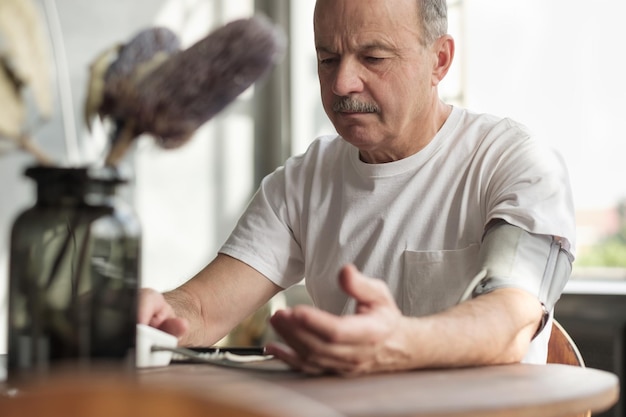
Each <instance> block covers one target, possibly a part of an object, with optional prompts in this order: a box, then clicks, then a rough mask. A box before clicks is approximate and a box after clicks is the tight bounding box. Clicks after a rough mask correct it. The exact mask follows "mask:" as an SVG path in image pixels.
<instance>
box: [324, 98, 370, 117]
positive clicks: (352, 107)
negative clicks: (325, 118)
mask: <svg viewBox="0 0 626 417" xmlns="http://www.w3.org/2000/svg"><path fill="white" fill-rule="evenodd" d="M333 111H334V112H338V113H343V112H353V113H380V107H378V104H376V103H368V102H363V101H359V100H355V99H353V98H350V97H340V98H338V99H337V100H335V102H334V103H333Z"/></svg>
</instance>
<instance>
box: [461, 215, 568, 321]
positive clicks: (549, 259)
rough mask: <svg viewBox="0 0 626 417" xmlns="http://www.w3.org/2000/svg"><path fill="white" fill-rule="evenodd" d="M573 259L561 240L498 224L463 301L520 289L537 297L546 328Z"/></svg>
mask: <svg viewBox="0 0 626 417" xmlns="http://www.w3.org/2000/svg"><path fill="white" fill-rule="evenodd" d="M572 262H573V256H572V255H571V254H570V253H569V252H568V251H567V250H565V249H564V248H563V245H562V240H561V238H558V237H555V236H549V235H539V234H533V233H529V232H527V231H525V230H523V229H521V228H519V227H516V226H512V225H510V224H509V223H506V222H504V221H499V222H497V223H495V224H494V225H493V226H491V227H489V228H488V230H487V232H486V233H485V236H484V237H483V242H482V245H481V248H480V253H479V266H480V272H479V273H478V274H477V275H476V277H475V278H474V280H473V281H472V283H471V284H470V286H469V287H468V288H467V291H466V294H464V296H463V298H462V300H463V299H467V298H473V297H476V296H479V295H481V294H485V293H488V292H491V291H493V290H496V289H498V288H519V289H522V290H525V291H527V292H529V293H531V294H534V295H535V296H537V298H538V299H539V301H540V302H541V304H542V306H543V309H544V318H543V320H542V323H541V326H540V328H539V330H538V332H540V331H541V330H542V329H543V326H545V324H546V322H547V320H548V318H549V314H550V312H551V311H552V309H553V308H554V305H555V304H556V302H557V301H558V299H559V298H560V296H561V293H562V291H563V288H564V287H565V284H566V283H567V280H568V279H569V277H570V274H571V272H572Z"/></svg>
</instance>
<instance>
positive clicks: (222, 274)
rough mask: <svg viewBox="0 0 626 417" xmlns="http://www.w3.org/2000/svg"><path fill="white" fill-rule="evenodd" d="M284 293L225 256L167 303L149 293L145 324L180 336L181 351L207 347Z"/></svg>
mask: <svg viewBox="0 0 626 417" xmlns="http://www.w3.org/2000/svg"><path fill="white" fill-rule="evenodd" d="M280 290H281V288H280V287H279V286H277V285H276V284H274V283H272V282H271V281H270V280H268V279H267V278H266V277H265V276H264V275H262V274H261V273H259V272H258V271H257V270H255V269H254V268H252V267H250V266H248V265H247V264H245V263H243V262H241V261H239V260H236V259H234V258H232V257H229V256H227V255H222V254H220V255H218V256H217V257H216V258H215V260H213V261H212V262H211V263H210V264H209V265H207V266H206V267H205V268H204V269H203V270H202V271H200V272H199V273H198V274H197V275H196V276H194V277H193V278H192V279H190V280H189V281H187V282H186V283H185V284H183V285H181V286H180V287H178V288H176V289H175V290H172V291H169V292H166V293H164V294H163V296H164V299H165V302H164V303H161V302H160V301H158V300H157V301H152V300H150V301H148V298H150V299H153V298H155V297H156V296H157V295H156V294H154V292H151V293H148V291H144V294H143V295H142V298H143V299H142V302H141V303H140V314H139V322H140V323H141V322H144V323H146V324H150V325H152V326H154V327H159V328H162V329H163V330H165V331H169V332H170V333H174V334H176V335H177V336H179V337H180V344H181V345H184V346H201V345H204V346H207V345H210V344H213V343H215V342H217V341H218V340H220V339H221V338H222V337H223V336H225V335H226V334H227V333H228V332H229V331H230V330H231V329H232V328H233V327H235V326H236V325H237V324H238V323H239V322H240V321H242V320H243V319H245V318H246V317H247V316H248V315H250V314H252V313H253V312H254V311H256V309H258V308H259V307H261V306H262V305H263V304H264V303H265V302H267V301H268V300H269V299H270V298H271V297H272V296H273V295H275V294H276V293H278V292H279V291H280ZM172 322H173V323H172ZM180 322H185V324H186V325H184V326H183V325H182V324H180ZM181 327H183V328H184V330H183V331H179V330H178V329H180V328H181ZM171 329H176V330H175V331H172V330H171Z"/></svg>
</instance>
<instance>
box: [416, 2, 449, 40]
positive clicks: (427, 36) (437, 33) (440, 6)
mask: <svg viewBox="0 0 626 417" xmlns="http://www.w3.org/2000/svg"><path fill="white" fill-rule="evenodd" d="M417 4H418V12H419V19H420V24H421V27H422V36H423V39H422V42H423V43H424V44H425V45H431V44H432V43H433V42H434V41H435V40H437V39H438V38H440V37H441V36H443V35H445V34H446V33H448V6H447V4H446V0H417Z"/></svg>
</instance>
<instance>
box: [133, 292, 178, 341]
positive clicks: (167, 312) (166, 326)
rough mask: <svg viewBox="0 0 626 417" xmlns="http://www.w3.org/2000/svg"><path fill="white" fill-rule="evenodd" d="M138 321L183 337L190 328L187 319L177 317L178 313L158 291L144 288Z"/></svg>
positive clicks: (140, 293) (140, 297) (140, 295)
mask: <svg viewBox="0 0 626 417" xmlns="http://www.w3.org/2000/svg"><path fill="white" fill-rule="evenodd" d="M137 322H138V323H139V324H147V325H148V326H151V327H155V328H157V329H160V330H163V331H164V332H167V333H170V334H172V335H174V336H176V337H178V338H181V337H182V336H183V335H184V334H185V333H186V332H187V330H188V328H189V323H188V322H187V320H185V319H182V318H179V317H176V313H175V312H174V309H173V308H172V306H170V305H169V304H168V303H167V302H166V301H165V298H164V297H163V294H161V293H160V292H158V291H155V290H153V289H150V288H142V289H141V290H140V291H139V308H138V310H137Z"/></svg>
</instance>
